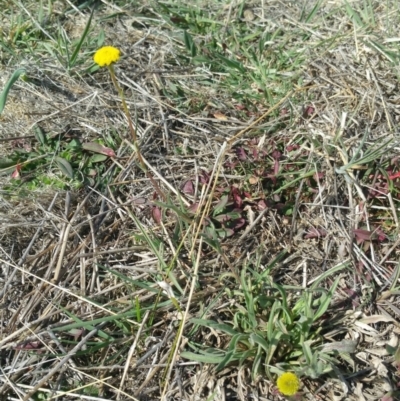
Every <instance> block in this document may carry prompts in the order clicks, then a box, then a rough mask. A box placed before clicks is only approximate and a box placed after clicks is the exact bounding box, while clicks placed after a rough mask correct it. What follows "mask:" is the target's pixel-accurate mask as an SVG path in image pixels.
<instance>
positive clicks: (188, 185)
mask: <svg viewBox="0 0 400 401" xmlns="http://www.w3.org/2000/svg"><path fill="white" fill-rule="evenodd" d="M182 192H183V193H184V194H187V195H193V194H194V185H193V182H192V180H187V181H185V182H184V184H183V185H182Z"/></svg>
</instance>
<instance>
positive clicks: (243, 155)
mask: <svg viewBox="0 0 400 401" xmlns="http://www.w3.org/2000/svg"><path fill="white" fill-rule="evenodd" d="M235 151H236V156H237V157H238V159H239V160H241V161H245V160H247V153H246V151H245V150H244V149H243V148H236V149H235Z"/></svg>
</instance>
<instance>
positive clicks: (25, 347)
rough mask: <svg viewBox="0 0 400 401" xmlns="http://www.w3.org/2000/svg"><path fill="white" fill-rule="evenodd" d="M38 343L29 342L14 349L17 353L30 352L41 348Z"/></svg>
mask: <svg viewBox="0 0 400 401" xmlns="http://www.w3.org/2000/svg"><path fill="white" fill-rule="evenodd" d="M41 345H42V343H41V342H40V341H30V342H27V343H24V344H19V345H17V346H16V347H15V348H14V349H15V350H19V351H32V350H36V349H39V348H41Z"/></svg>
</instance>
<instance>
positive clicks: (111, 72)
mask: <svg viewBox="0 0 400 401" xmlns="http://www.w3.org/2000/svg"><path fill="white" fill-rule="evenodd" d="M108 70H109V72H110V76H111V80H112V81H113V84H114V86H115V88H116V89H117V91H118V94H119V96H120V98H121V102H122V107H123V109H124V113H125V115H126V118H127V119H128V126H129V131H130V132H131V136H132V140H133V145H134V146H135V149H136V153H137V156H138V159H139V163H140V166H141V167H142V170H143V171H144V172H145V174H146V176H147V177H148V179H149V180H150V181H151V183H152V185H153V187H154V189H155V191H156V192H157V194H158V195H159V196H160V197H161V198H162V199H163V200H166V196H165V194H164V193H163V191H162V190H161V189H160V187H159V186H158V184H157V182H156V181H155V180H154V178H153V176H152V175H151V174H150V172H149V170H148V168H147V166H146V163H145V161H144V159H143V156H142V153H141V152H140V148H139V142H138V140H137V135H136V130H135V128H134V127H133V123H132V118H131V114H130V112H129V109H128V105H127V104H126V101H125V94H124V91H123V90H122V88H121V87H120V85H119V84H118V81H117V78H116V77H115V71H114V67H113V65H112V64H110V65H109V66H108Z"/></svg>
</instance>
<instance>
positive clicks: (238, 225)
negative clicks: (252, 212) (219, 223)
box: [229, 217, 246, 231]
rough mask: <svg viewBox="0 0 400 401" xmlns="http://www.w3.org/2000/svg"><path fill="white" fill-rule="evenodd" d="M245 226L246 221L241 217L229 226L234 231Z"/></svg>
mask: <svg viewBox="0 0 400 401" xmlns="http://www.w3.org/2000/svg"><path fill="white" fill-rule="evenodd" d="M245 224H246V220H245V219H244V218H243V217H240V218H239V219H236V220H234V221H233V222H232V224H229V225H230V227H232V228H233V229H234V230H235V231H237V230H239V229H240V228H242V227H243V226H244V225H245Z"/></svg>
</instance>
